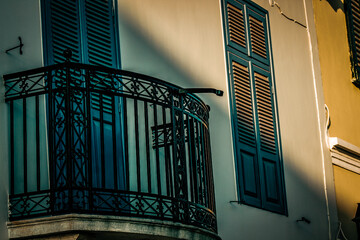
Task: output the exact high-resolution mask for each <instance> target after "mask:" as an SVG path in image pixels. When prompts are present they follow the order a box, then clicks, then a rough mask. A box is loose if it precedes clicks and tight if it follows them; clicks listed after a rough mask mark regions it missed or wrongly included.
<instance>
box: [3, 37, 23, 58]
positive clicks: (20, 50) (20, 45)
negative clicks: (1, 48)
mask: <svg viewBox="0 0 360 240" xmlns="http://www.w3.org/2000/svg"><path fill="white" fill-rule="evenodd" d="M18 39H19V42H20V43H19V45H18V46H16V47H13V48H9V49H8V50H6V51H5V53H8V52H10V51H12V50H14V49H17V48H20V49H19V52H20V55H22V54H23V51H22V48H23V46H24V44H23V43H22V40H21V37H19V38H18Z"/></svg>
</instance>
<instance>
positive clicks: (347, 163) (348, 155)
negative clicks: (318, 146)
mask: <svg viewBox="0 0 360 240" xmlns="http://www.w3.org/2000/svg"><path fill="white" fill-rule="evenodd" d="M329 145H330V153H331V158H332V163H333V164H334V165H337V166H339V167H342V168H344V169H347V170H349V171H352V172H354V173H357V174H360V148H359V147H357V146H355V145H352V144H351V143H348V142H346V141H344V140H342V139H340V138H337V137H330V138H329Z"/></svg>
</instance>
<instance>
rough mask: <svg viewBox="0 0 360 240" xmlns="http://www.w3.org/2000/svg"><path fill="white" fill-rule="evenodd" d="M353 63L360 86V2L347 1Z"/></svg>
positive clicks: (356, 0)
mask: <svg viewBox="0 0 360 240" xmlns="http://www.w3.org/2000/svg"><path fill="white" fill-rule="evenodd" d="M346 4H347V5H346V6H347V24H348V35H349V45H350V52H351V62H352V68H353V77H354V80H355V82H354V83H355V84H356V85H357V86H360V2H359V1H358V0H350V1H346Z"/></svg>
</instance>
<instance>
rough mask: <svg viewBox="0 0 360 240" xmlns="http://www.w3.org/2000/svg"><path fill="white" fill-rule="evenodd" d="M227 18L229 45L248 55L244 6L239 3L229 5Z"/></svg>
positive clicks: (227, 6)
mask: <svg viewBox="0 0 360 240" xmlns="http://www.w3.org/2000/svg"><path fill="white" fill-rule="evenodd" d="M226 16H227V21H226V23H227V26H228V32H227V35H228V36H227V39H228V41H227V42H228V45H229V46H232V47H233V48H235V49H237V50H239V51H241V52H243V53H245V54H246V53H247V46H248V36H247V28H246V24H245V12H244V5H243V4H240V3H239V2H231V3H227V5H226Z"/></svg>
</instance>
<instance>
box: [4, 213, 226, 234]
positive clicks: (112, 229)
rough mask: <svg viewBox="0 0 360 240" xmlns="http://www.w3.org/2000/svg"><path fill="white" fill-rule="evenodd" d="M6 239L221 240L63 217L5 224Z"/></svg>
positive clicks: (143, 224) (138, 221) (137, 222)
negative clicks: (6, 229) (6, 227)
mask: <svg viewBox="0 0 360 240" xmlns="http://www.w3.org/2000/svg"><path fill="white" fill-rule="evenodd" d="M7 226H8V236H9V239H33V240H35V239H39V240H40V239H57V240H58V239H62V240H65V239H69V240H70V239H72V240H75V239H78V240H90V239H91V240H92V239H109V240H111V239H119V240H122V239H124V240H125V239H149V240H155V239H169V240H176V239H189V240H202V239H204V240H221V238H220V237H219V236H218V235H217V234H215V233H213V232H210V231H207V230H204V229H201V228H198V227H194V226H188V225H184V224H181V223H174V222H170V221H161V220H153V219H142V218H134V217H120V216H101V215H100V216H99V215H88V214H67V215H61V216H51V217H43V218H36V219H28V220H20V221H12V222H8V224H7Z"/></svg>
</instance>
